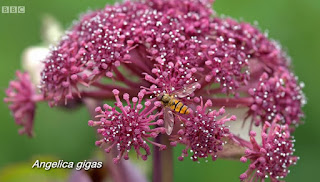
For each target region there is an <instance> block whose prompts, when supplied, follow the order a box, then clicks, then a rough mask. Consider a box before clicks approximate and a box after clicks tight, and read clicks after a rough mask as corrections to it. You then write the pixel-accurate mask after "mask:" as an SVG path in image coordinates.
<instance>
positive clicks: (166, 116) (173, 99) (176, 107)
mask: <svg viewBox="0 0 320 182" xmlns="http://www.w3.org/2000/svg"><path fill="white" fill-rule="evenodd" d="M199 85H200V84H199V83H197V82H195V83H192V84H190V85H187V86H186V87H184V88H182V89H179V90H177V91H174V92H172V93H171V94H167V93H161V94H159V95H157V99H158V100H159V101H161V102H162V104H163V105H164V108H163V120H164V127H165V129H166V133H167V134H168V135H170V134H171V133H172V130H173V125H174V116H173V113H172V111H175V112H177V113H180V114H189V113H190V110H189V107H188V106H187V105H185V104H183V103H182V102H181V101H180V100H179V99H178V98H184V97H186V96H188V95H190V94H191V93H193V92H194V91H195V90H196V89H197V87H198V86H199Z"/></svg>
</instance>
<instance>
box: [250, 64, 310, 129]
mask: <svg viewBox="0 0 320 182" xmlns="http://www.w3.org/2000/svg"><path fill="white" fill-rule="evenodd" d="M249 94H250V95H251V97H252V98H253V103H252V104H251V107H250V111H249V115H252V117H253V120H254V123H255V124H256V125H257V126H258V125H260V124H261V122H264V121H269V122H271V121H272V120H273V119H274V118H275V116H277V115H279V116H281V117H282V121H283V124H288V125H290V124H299V121H300V119H301V118H302V117H303V112H302V109H301V108H302V106H303V105H304V104H305V98H304V95H303V93H302V90H301V86H299V85H297V79H296V78H295V77H294V75H293V74H292V73H290V72H289V71H288V70H287V69H283V70H282V69H279V73H275V75H274V76H269V75H268V74H267V73H263V74H262V75H261V77H260V80H259V83H258V86H257V87H256V88H252V89H250V90H249ZM262 124H263V123H262Z"/></svg>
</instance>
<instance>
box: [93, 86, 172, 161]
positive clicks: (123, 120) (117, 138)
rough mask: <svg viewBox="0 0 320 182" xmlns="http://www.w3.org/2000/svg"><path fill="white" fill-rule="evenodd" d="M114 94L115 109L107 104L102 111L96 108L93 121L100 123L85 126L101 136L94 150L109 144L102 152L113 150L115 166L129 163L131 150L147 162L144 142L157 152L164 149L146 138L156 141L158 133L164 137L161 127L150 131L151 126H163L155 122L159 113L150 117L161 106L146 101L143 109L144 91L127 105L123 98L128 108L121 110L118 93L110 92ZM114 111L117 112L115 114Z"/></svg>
mask: <svg viewBox="0 0 320 182" xmlns="http://www.w3.org/2000/svg"><path fill="white" fill-rule="evenodd" d="M113 94H114V96H115V99H116V103H115V107H111V106H109V105H107V104H105V105H104V106H103V109H104V110H103V109H102V108H101V107H97V108H96V109H95V111H96V112H97V113H98V115H97V116H96V118H99V119H100V120H99V121H92V120H90V121H89V122H88V124H89V126H95V127H97V128H98V129H97V132H98V133H99V134H101V135H102V137H103V139H101V140H98V141H97V142H96V145H97V146H101V145H102V144H104V143H106V144H108V146H107V148H106V149H105V151H106V152H107V153H109V152H110V151H111V149H112V148H114V147H115V148H116V149H117V150H118V151H119V153H118V155H117V157H116V158H114V162H115V163H118V162H119V161H120V159H121V158H122V157H123V158H124V159H125V160H127V159H129V156H128V152H129V151H130V150H131V149H132V147H133V148H134V150H135V151H136V153H137V155H138V157H141V158H142V159H143V160H146V159H147V157H148V155H150V147H149V146H148V144H147V142H149V143H151V144H153V145H155V146H158V147H159V148H160V150H163V149H165V148H166V146H165V145H161V144H158V143H155V142H153V141H151V140H149V139H148V138H155V137H156V136H158V134H159V133H164V132H165V130H164V128H163V127H157V128H154V129H152V128H151V126H156V125H162V124H163V120H160V119H159V120H157V121H156V122H152V121H154V120H156V118H157V117H158V116H159V115H161V114H162V113H157V114H153V113H152V112H153V111H154V110H156V109H157V108H158V107H159V106H161V103H160V102H155V103H151V102H149V101H146V102H145V103H144V106H145V107H144V108H143V105H142V103H141V102H142V100H143V97H144V95H145V90H142V91H141V92H139V94H138V97H133V98H132V103H131V102H130V100H129V99H130V97H129V94H124V95H123V99H124V100H125V101H126V103H127V105H126V106H124V105H123V104H122V102H121V101H120V97H119V91H118V90H113ZM117 109H119V110H120V112H119V111H117ZM141 149H143V150H145V154H142V153H141V151H140V150H141Z"/></svg>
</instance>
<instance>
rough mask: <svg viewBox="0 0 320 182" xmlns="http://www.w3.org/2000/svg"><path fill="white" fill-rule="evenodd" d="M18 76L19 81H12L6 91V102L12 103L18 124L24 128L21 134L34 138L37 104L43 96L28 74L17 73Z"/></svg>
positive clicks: (11, 107) (20, 131)
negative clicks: (38, 93) (38, 92)
mask: <svg viewBox="0 0 320 182" xmlns="http://www.w3.org/2000/svg"><path fill="white" fill-rule="evenodd" d="M16 76H17V80H14V81H11V82H10V84H9V88H8V89H7V90H6V95H7V97H6V98H4V102H7V103H10V106H9V109H10V110H11V111H12V114H13V117H14V120H15V122H16V124H17V125H21V126H22V127H23V128H22V129H20V130H19V133H20V134H27V135H28V136H32V133H33V132H32V130H33V119H34V114H35V110H36V102H38V101H40V100H41V99H42V96H41V95H37V94H36V89H35V87H34V86H33V84H32V83H31V81H30V76H29V74H28V73H21V72H20V71H17V72H16Z"/></svg>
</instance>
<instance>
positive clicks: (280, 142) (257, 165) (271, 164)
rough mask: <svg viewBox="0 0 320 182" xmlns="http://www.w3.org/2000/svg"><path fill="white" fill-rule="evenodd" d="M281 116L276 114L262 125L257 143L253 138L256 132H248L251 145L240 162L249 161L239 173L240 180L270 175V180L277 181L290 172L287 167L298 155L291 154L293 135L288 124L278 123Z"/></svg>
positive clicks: (260, 178) (292, 150)
mask: <svg viewBox="0 0 320 182" xmlns="http://www.w3.org/2000/svg"><path fill="white" fill-rule="evenodd" d="M279 121H281V118H280V117H279V116H276V117H275V119H274V120H273V122H272V123H271V124H270V123H269V122H266V123H265V124H264V126H263V129H262V133H261V138H262V144H261V145H259V144H258V142H257V141H256V139H255V136H256V133H255V132H254V131H251V132H250V142H251V146H250V147H249V148H248V149H247V150H246V151H245V156H243V157H241V159H240V161H241V162H246V161H247V160H248V159H249V160H250V161H251V164H250V165H249V169H248V170H247V171H246V172H245V173H243V174H241V175H240V179H241V180H246V181H258V180H261V181H264V180H265V178H268V177H270V179H271V180H272V181H279V179H282V178H284V177H286V176H287V174H288V173H289V172H290V170H288V167H290V166H291V165H294V164H296V161H297V160H298V157H296V156H293V152H294V149H293V146H294V144H293V142H294V139H292V138H293V137H291V136H290V132H289V128H288V125H287V124H286V125H279V124H278V123H279Z"/></svg>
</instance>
